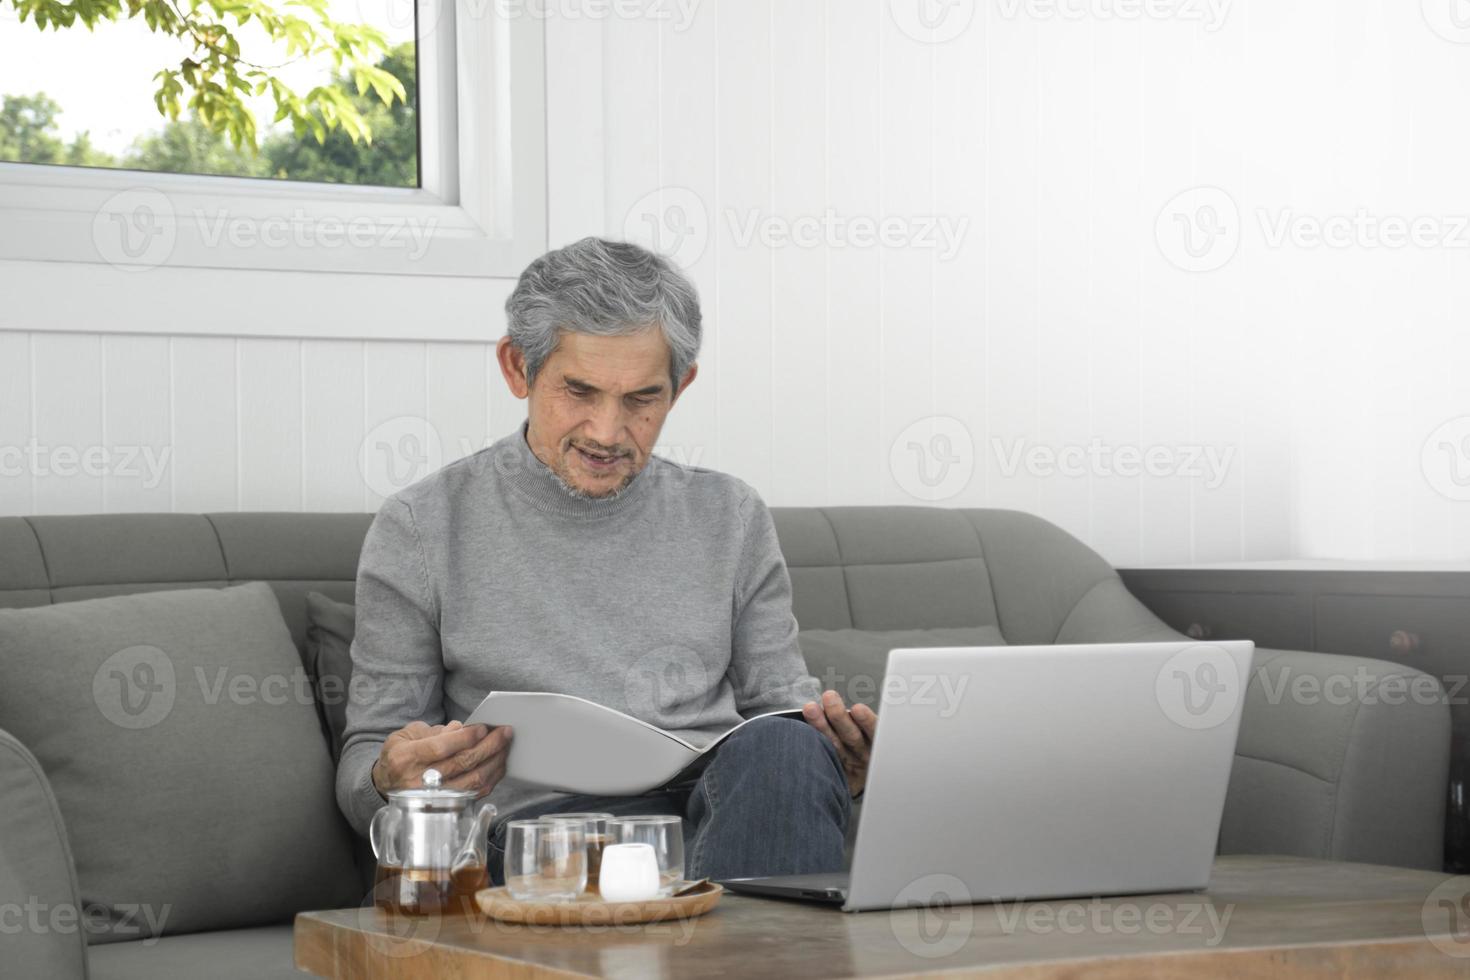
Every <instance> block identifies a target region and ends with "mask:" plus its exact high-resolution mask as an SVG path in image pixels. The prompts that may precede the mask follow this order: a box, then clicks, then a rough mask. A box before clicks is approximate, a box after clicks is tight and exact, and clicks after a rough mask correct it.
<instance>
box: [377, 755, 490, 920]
mask: <svg viewBox="0 0 1470 980" xmlns="http://www.w3.org/2000/svg"><path fill="white" fill-rule="evenodd" d="M423 783H424V785H423V788H422V789H395V790H389V791H388V803H387V805H386V806H384V807H382V809H380V810H378V812H377V813H375V814H373V822H372V824H371V825H370V826H369V827H368V839H369V841H370V842H371V843H372V846H373V856H374V857H376V858H377V859H378V871H377V876H376V877H375V878H374V880H373V904H374V905H376V906H378V907H379V908H382V909H386V910H388V911H390V912H402V913H404V914H407V915H432V914H435V913H440V912H462V911H469V910H470V909H472V908H473V906H474V900H475V892H477V891H479V890H480V889H481V888H485V887H488V886H489V884H490V873H489V867H488V865H487V863H486V860H487V854H486V850H487V848H488V846H489V838H490V823H491V821H492V820H494V819H495V807H494V806H493V805H491V804H489V803H484V804H481V805H479V806H475V805H474V803H475V793H474V792H473V791H471V790H467V789H448V788H446V787H444V786H442V785H441V784H442V783H443V777H442V776H441V775H440V773H439V770H437V769H426V770H424V777H423Z"/></svg>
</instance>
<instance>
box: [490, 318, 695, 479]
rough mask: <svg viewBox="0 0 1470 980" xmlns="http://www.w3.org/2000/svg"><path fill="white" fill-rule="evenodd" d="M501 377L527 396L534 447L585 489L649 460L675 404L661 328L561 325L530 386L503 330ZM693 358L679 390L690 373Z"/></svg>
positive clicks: (636, 469) (692, 372)
mask: <svg viewBox="0 0 1470 980" xmlns="http://www.w3.org/2000/svg"><path fill="white" fill-rule="evenodd" d="M497 354H498V355H499V357H500V364H501V371H502V372H503V373H504V374H505V378H506V383H507V384H508V385H510V389H511V391H512V392H513V393H514V394H515V395H516V397H518V398H527V399H528V400H529V409H528V414H529V417H530V426H529V427H528V428H527V430H526V435H527V438H528V440H529V441H530V444H531V450H532V451H533V452H534V453H535V454H536V456H537V458H538V459H540V460H541V461H542V462H543V463H545V464H546V465H547V466H549V467H550V468H551V470H552V472H554V473H555V474H556V475H557V476H559V477H560V478H561V480H562V482H563V483H565V484H566V485H567V486H569V487H571V488H573V489H574V490H577V491H578V492H580V493H583V494H585V495H587V496H589V497H606V496H609V495H611V494H614V493H617V492H618V491H619V490H621V489H622V488H623V487H625V486H626V485H627V484H628V482H629V481H630V480H632V479H633V477H634V476H636V475H637V474H638V473H639V471H641V470H642V469H643V467H644V466H645V465H647V463H648V457H649V455H650V454H651V453H652V452H653V446H654V443H655V442H656V441H657V440H658V434H659V432H660V431H661V430H662V429H663V426H664V419H665V418H666V417H667V416H668V414H669V409H671V408H673V406H674V398H675V396H674V393H673V392H672V391H671V384H670V381H669V348H668V344H667V343H666V342H665V341H664V338H663V332H662V331H660V330H658V329H649V330H640V331H638V332H637V333H633V334H627V335H625V336H621V337H596V336H591V335H589V334H582V333H573V332H570V331H568V332H565V333H563V334H562V336H561V339H560V342H559V343H558V345H557V349H556V350H555V351H554V352H553V353H552V355H551V356H550V357H549V358H547V359H546V363H544V364H543V365H542V366H541V370H540V372H539V373H538V374H537V375H536V381H535V383H534V384H533V385H531V386H530V387H527V386H526V384H525V362H524V359H523V358H522V357H521V352H520V351H519V350H517V349H516V348H514V347H512V346H510V340H509V338H502V339H501V341H500V346H499V349H498V350H497ZM695 371H696V368H695V367H694V366H692V365H691V366H690V368H689V371H688V372H687V373H686V374H685V376H684V378H683V380H682V381H681V383H680V392H681V393H682V390H683V388H684V387H687V386H688V384H689V382H690V381H692V380H694V375H695Z"/></svg>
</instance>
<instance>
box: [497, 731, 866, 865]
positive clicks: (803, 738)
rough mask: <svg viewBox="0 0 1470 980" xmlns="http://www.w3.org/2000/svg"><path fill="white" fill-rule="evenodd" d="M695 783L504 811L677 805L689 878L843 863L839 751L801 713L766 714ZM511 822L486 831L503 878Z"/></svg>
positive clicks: (847, 806)
mask: <svg viewBox="0 0 1470 980" xmlns="http://www.w3.org/2000/svg"><path fill="white" fill-rule="evenodd" d="M713 754H714V758H713V759H711V760H710V762H709V764H708V765H707V766H705V768H704V771H703V772H702V773H701V774H700V776H699V779H698V781H697V782H696V783H695V784H694V785H693V786H692V787H685V788H682V789H668V790H661V791H658V792H656V793H652V794H649V795H647V796H568V797H564V798H562V799H559V800H556V801H554V802H552V803H549V804H547V805H544V806H529V807H523V808H521V809H520V810H517V811H516V812H515V813H511V814H507V819H513V820H521V819H526V818H530V817H539V816H544V815H546V814H551V813H571V812H575V813H580V812H583V811H593V812H605V813H612V814H614V815H619V816H631V815H633V814H641V813H662V814H677V815H678V816H680V817H682V818H683V824H684V877H685V878H688V879H691V880H694V879H699V878H715V879H720V878H746V877H752V876H756V875H779V874H804V873H810V872H818V871H841V870H842V867H843V842H844V840H845V838H846V836H847V821H848V816H849V814H850V813H851V809H852V801H851V797H850V796H849V794H848V791H847V778H846V776H844V775H843V772H842V765H841V763H840V762H838V760H837V752H836V750H835V749H833V748H832V745H831V743H830V742H828V741H827V739H826V737H825V736H823V735H822V734H821V733H820V732H818V731H817V730H816V729H815V728H813V727H812V726H810V725H808V724H807V723H806V722H804V721H799V720H797V719H795V718H761V719H759V720H758V721H753V722H751V723H750V724H748V725H746V726H744V727H743V728H741V729H740V731H738V732H736V733H735V734H734V735H731V736H730V737H729V738H728V739H726V740H725V741H724V742H723V743H722V744H721V745H720V747H719V748H717V749H716V750H715V751H714V753H713ZM504 854H505V822H504V821H503V820H498V821H496V825H495V828H494V829H493V830H492V831H491V834H490V877H491V879H492V880H493V881H494V883H495V884H497V885H501V884H504V883H505V879H504V872H503V869H502V861H503V858H504Z"/></svg>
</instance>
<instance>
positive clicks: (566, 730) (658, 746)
mask: <svg viewBox="0 0 1470 980" xmlns="http://www.w3.org/2000/svg"><path fill="white" fill-rule="evenodd" d="M773 715H785V716H788V717H793V718H799V717H801V709H800V708H787V709H785V710H783V711H768V712H766V713H765V714H762V715H756V716H755V718H747V719H746V720H745V721H742V722H741V723H740V724H739V725H736V726H735V727H734V728H731V729H730V730H729V731H727V732H724V733H723V734H721V735H719V736H717V737H716V738H715V739H714V740H713V741H712V742H710V743H709V744H708V745H706V746H705V747H704V748H702V749H699V748H695V747H694V746H693V745H690V744H689V743H688V742H686V741H685V740H684V739H682V738H680V737H679V736H677V735H673V734H670V733H669V732H666V731H664V730H663V729H662V728H659V727H657V726H655V725H650V724H649V723H648V722H646V721H639V720H638V719H637V718H634V717H633V716H632V715H625V714H623V713H622V712H621V711H614V710H613V709H612V708H608V707H604V706H603V705H600V704H597V703H596V702H593V701H588V700H587V699H586V698H579V697H574V696H573V695H570V694H549V693H545V692H529V691H491V692H490V693H489V694H487V695H486V696H485V700H483V701H481V702H480V706H479V707H478V708H476V709H475V710H474V711H472V712H470V716H469V717H468V718H466V719H465V722H464V723H465V724H466V725H491V726H496V725H510V726H511V727H512V728H514V729H515V739H514V741H512V742H511V746H510V759H509V760H508V761H507V767H506V775H507V776H509V777H510V778H511V779H516V780H519V781H521V782H523V783H526V784H528V785H531V786H542V787H545V788H546V789H553V790H560V791H562V792H564V793H583V794H587V795H589V796H637V795H639V794H641V793H647V792H649V791H650V790H654V789H658V788H659V787H660V786H665V785H668V784H670V783H676V782H682V781H683V780H684V779H685V778H689V777H692V776H693V775H694V774H696V773H697V772H698V771H699V770H700V769H701V768H703V766H704V763H706V762H708V761H709V753H710V752H712V751H713V750H714V748H715V747H716V746H717V745H719V744H720V743H721V742H723V741H724V740H725V739H727V738H729V737H730V735H731V734H732V733H734V732H737V731H739V730H740V729H741V728H742V727H744V726H745V725H748V724H750V722H752V721H755V719H756V718H769V717H771V716H773Z"/></svg>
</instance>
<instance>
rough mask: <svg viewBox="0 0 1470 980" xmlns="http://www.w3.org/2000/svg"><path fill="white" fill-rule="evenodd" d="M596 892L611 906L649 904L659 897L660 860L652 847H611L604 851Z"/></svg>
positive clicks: (645, 845)
mask: <svg viewBox="0 0 1470 980" xmlns="http://www.w3.org/2000/svg"><path fill="white" fill-rule="evenodd" d="M597 891H598V894H600V895H601V896H602V898H603V900H604V901H608V902H646V901H648V900H649V899H650V898H655V897H657V896H658V857H657V856H656V855H655V854H654V853H653V845H652V844H609V845H607V846H606V847H604V848H603V849H602V871H601V872H600V873H599V875H598V879H597Z"/></svg>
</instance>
